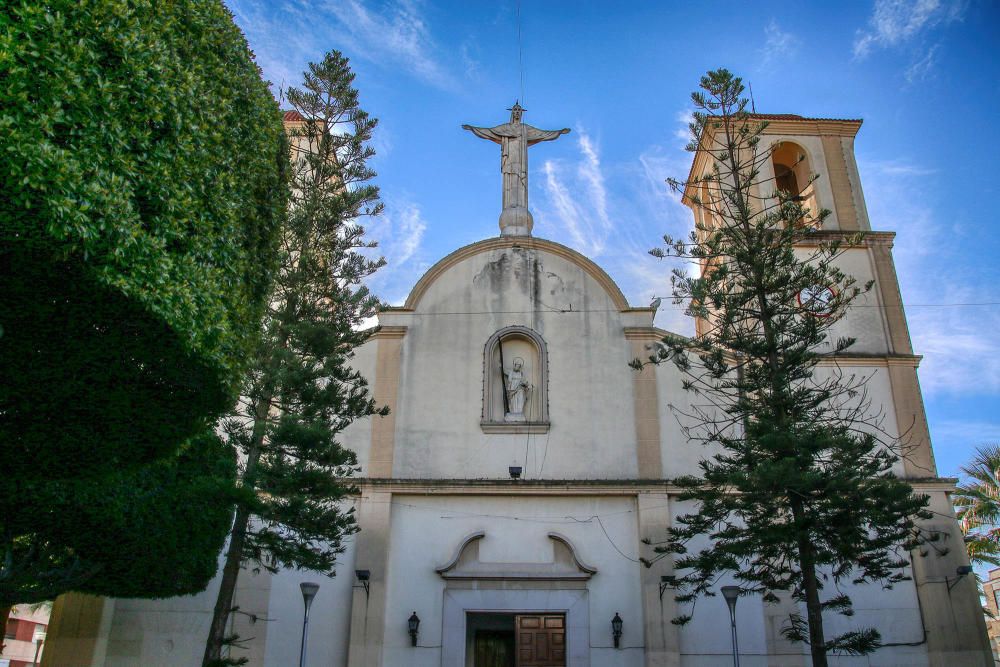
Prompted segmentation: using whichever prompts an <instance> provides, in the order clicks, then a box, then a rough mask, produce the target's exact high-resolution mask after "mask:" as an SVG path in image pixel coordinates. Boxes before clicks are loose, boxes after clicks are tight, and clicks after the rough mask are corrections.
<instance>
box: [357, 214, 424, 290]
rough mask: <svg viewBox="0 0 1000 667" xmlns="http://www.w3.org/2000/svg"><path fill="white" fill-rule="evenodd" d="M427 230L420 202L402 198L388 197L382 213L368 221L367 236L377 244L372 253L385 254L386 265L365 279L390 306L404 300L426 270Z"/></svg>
mask: <svg viewBox="0 0 1000 667" xmlns="http://www.w3.org/2000/svg"><path fill="white" fill-rule="evenodd" d="M426 229H427V223H426V222H425V221H424V219H423V216H422V214H421V210H420V207H419V205H417V204H416V203H414V202H412V201H409V200H405V199H404V200H398V201H395V200H393V199H391V198H390V199H389V200H388V201H387V203H386V208H385V213H383V215H381V216H379V217H378V218H375V219H374V220H372V221H370V222H369V224H368V227H367V230H366V231H367V236H368V238H370V239H373V240H375V241H378V243H379V247H378V249H377V252H375V253H372V254H381V255H382V256H383V257H385V259H386V265H385V266H384V267H383V268H382V269H380V270H379V271H378V272H376V273H375V275H373V276H372V277H371V278H370V279H369V280H368V286H369V287H370V288H371V289H372V291H373V292H375V293H376V294H377V295H378V296H379V297H381V298H382V299H383V300H385V301H387V302H389V303H391V304H393V305H399V304H401V303H403V301H404V300H405V299H406V297H407V295H408V294H409V290H410V288H411V287H412V286H413V285H414V284H415V283H416V281H417V279H418V278H419V277H420V276H421V275H422V274H423V272H424V271H426V270H427V268H428V263H427V262H426V261H424V258H423V257H422V253H421V250H422V247H423V246H422V243H423V238H424V232H425V231H426Z"/></svg>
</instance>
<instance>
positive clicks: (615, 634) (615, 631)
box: [611, 611, 622, 648]
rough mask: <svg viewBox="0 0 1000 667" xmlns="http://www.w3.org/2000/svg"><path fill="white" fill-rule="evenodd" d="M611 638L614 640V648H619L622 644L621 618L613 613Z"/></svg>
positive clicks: (616, 613)
mask: <svg viewBox="0 0 1000 667" xmlns="http://www.w3.org/2000/svg"><path fill="white" fill-rule="evenodd" d="M611 637H612V638H613V639H614V640H615V648H621V643H622V617H621V616H619V615H618V612H617V611H616V612H615V617H614V618H612V619H611Z"/></svg>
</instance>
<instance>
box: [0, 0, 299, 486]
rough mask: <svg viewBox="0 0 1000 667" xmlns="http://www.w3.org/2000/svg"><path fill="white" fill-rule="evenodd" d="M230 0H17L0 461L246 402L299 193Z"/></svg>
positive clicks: (4, 229) (22, 469) (165, 443)
mask: <svg viewBox="0 0 1000 667" xmlns="http://www.w3.org/2000/svg"><path fill="white" fill-rule="evenodd" d="M286 151H287V149H286V146H285V141H284V136H283V132H282V126H281V121H280V116H279V112H278V107H277V105H276V103H275V101H274V100H273V98H272V97H271V95H270V94H269V92H268V90H267V87H266V85H265V83H264V82H263V81H262V80H261V77H260V73H259V71H258V69H257V67H256V65H255V64H254V62H253V60H252V56H251V54H250V52H249V50H248V48H247V45H246V42H245V40H244V38H243V36H242V34H241V33H240V31H239V29H238V28H237V27H236V26H235V25H234V24H233V21H232V17H231V16H230V14H229V13H228V11H227V10H226V9H225V8H224V7H223V5H222V4H221V3H220V2H217V1H214V0H201V1H198V0H159V1H151V0H146V1H141V0H135V1H124V0H50V1H46V2H41V1H39V2H30V1H27V0H9V1H8V2H6V3H0V242H2V243H0V306H2V307H0V326H2V327H3V331H2V336H0V376H2V377H0V468H2V469H3V471H4V472H3V474H4V476H5V477H10V476H12V475H14V476H33V477H46V478H51V477H52V476H53V475H73V474H77V473H78V472H81V471H82V472H85V473H87V474H90V473H92V472H95V471H99V470H100V469H101V468H104V467H107V466H126V465H139V464H142V463H145V462H149V461H152V460H155V459H156V458H158V457H161V456H166V455H169V454H170V453H171V452H172V451H173V450H174V449H175V448H176V447H177V446H178V443H180V442H183V441H184V440H185V439H187V438H188V437H190V436H192V435H193V434H195V433H198V432H199V431H200V430H202V429H203V428H204V425H205V424H206V423H208V422H209V420H211V419H213V418H214V417H216V416H217V415H218V414H219V413H221V412H222V411H223V410H225V409H226V408H228V407H229V405H230V404H231V401H232V400H233V398H234V396H235V389H236V382H237V381H238V378H239V373H240V371H241V370H242V369H243V366H244V359H245V357H246V354H247V351H248V345H249V344H250V343H251V338H250V337H251V336H252V335H253V333H255V331H256V329H257V327H256V325H257V321H258V319H259V316H260V314H261V312H262V307H263V304H264V299H265V294H266V292H267V289H268V285H269V281H270V277H271V272H272V258H273V257H274V255H275V252H274V250H275V247H276V242H277V231H278V228H279V225H280V222H281V219H282V216H283V215H284V210H285V203H286V199H287V185H286V180H285V178H286V175H285V170H286V165H287V152H286Z"/></svg>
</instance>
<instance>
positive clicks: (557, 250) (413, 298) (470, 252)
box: [403, 236, 631, 311]
mask: <svg viewBox="0 0 1000 667" xmlns="http://www.w3.org/2000/svg"><path fill="white" fill-rule="evenodd" d="M504 248H526V249H529V250H543V251H545V252H548V253H551V254H553V255H556V256H557V257H562V258H563V259H566V260H568V261H569V262H571V263H573V264H575V265H577V266H579V267H580V268H581V269H583V271H584V272H586V273H587V274H588V275H589V276H590V277H591V278H593V279H594V281H595V282H597V284H598V285H600V286H601V287H602V288H603V289H604V291H605V292H606V293H607V295H608V298H609V299H611V302H612V303H613V304H614V306H615V307H616V308H617V309H618V310H619V311H626V310H631V308H630V306H629V304H628V301H627V300H626V299H625V295H624V294H622V291H621V289H619V288H618V285H617V284H616V283H615V281H614V280H612V279H611V276H609V275H608V274H607V273H606V272H605V271H604V269H602V268H601V267H599V266H598V265H597V264H595V263H594V262H593V261H591V260H590V259H588V258H586V257H585V256H583V255H581V254H580V253H578V252H577V251H575V250H573V249H572V248H567V247H566V246H564V245H562V244H560V243H556V242H554V241H546V240H545V239H539V238H535V237H532V236H516V237H510V236H508V237H500V238H492V239H486V240H485V241H479V242H477V243H473V244H471V245H467V246H465V247H463V248H459V249H458V250H456V251H455V252H453V253H451V254H450V255H448V256H446V257H444V258H443V259H441V260H440V261H439V262H438V263H437V264H435V265H434V266H432V267H431V268H430V269H428V271H427V273H425V274H424V275H423V276H422V277H421V278H420V280H418V281H417V284H416V285H414V286H413V289H412V290H411V291H410V295H409V296H408V297H407V298H406V303H405V304H403V308H404V309H408V310H414V309H416V307H417V305H418V304H419V303H420V300H421V299H422V298H423V296H424V294H425V293H426V292H427V290H428V289H430V286H431V285H433V284H434V282H435V281H436V280H437V279H438V278H439V277H440V276H441V275H442V274H444V273H446V272H447V271H448V269H450V268H451V267H452V266H454V265H456V264H458V263H459V262H461V261H462V260H464V259H468V258H469V257H472V256H474V255H478V254H480V253H484V252H490V251H492V250H502V249H504Z"/></svg>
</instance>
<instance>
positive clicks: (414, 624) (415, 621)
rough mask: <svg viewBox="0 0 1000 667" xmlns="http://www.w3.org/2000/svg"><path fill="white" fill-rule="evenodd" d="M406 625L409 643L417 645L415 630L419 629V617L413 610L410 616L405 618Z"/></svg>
mask: <svg viewBox="0 0 1000 667" xmlns="http://www.w3.org/2000/svg"><path fill="white" fill-rule="evenodd" d="M406 625H407V627H408V628H409V630H410V645H411V646H416V645H417V632H419V631H420V617H419V616H417V612H413V614H411V615H410V618H408V619H407V620H406Z"/></svg>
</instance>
